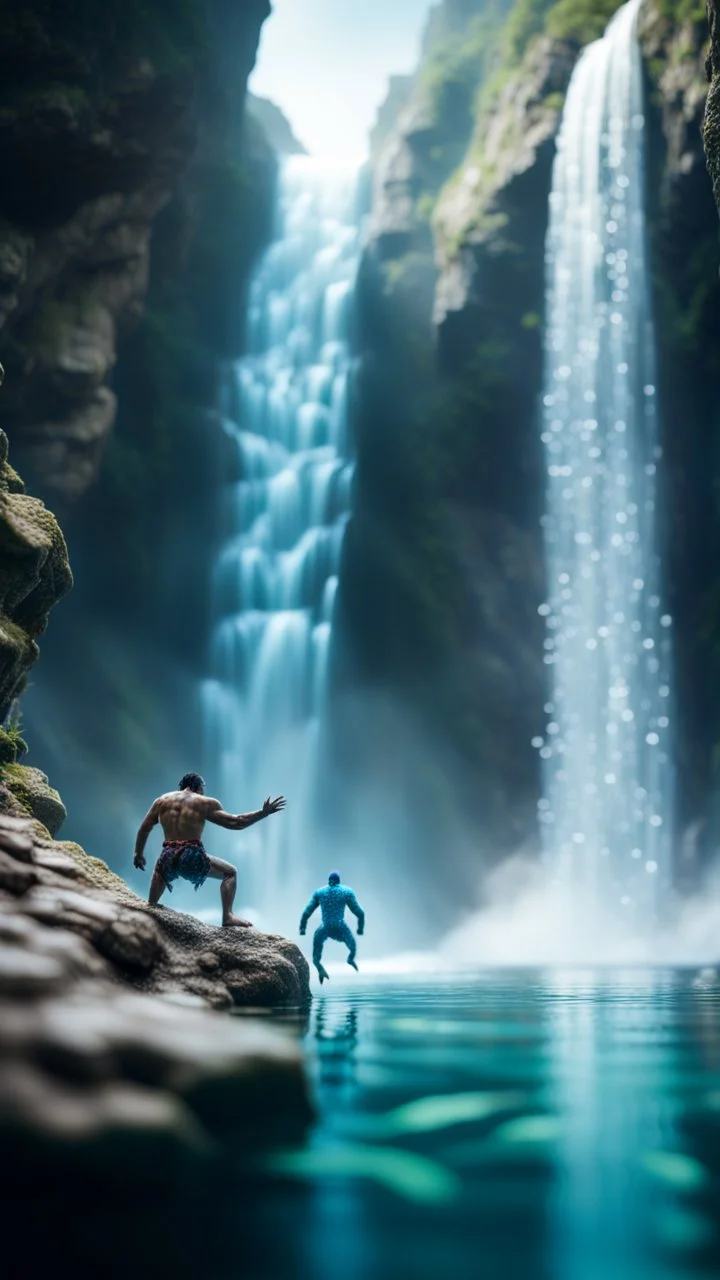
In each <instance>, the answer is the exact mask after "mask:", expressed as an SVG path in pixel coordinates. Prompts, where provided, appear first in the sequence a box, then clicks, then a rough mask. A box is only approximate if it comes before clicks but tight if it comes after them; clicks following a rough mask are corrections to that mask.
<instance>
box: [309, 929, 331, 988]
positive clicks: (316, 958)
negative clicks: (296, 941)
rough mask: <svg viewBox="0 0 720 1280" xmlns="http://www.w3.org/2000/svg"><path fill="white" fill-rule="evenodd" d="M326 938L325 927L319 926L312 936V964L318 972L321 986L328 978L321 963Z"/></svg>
mask: <svg viewBox="0 0 720 1280" xmlns="http://www.w3.org/2000/svg"><path fill="white" fill-rule="evenodd" d="M327 937H328V931H327V929H326V928H325V925H324V924H321V925H320V927H319V928H318V929H316V930H315V934H314V936H313V964H314V965H315V968H316V969H317V971H318V977H319V979H320V983H321V985H322V983H323V982H324V981H325V979H326V978H327V977H328V976H329V975H328V972H327V970H326V968H325V966H324V965H323V962H322V953H323V947H324V946H325V943H326V941H327Z"/></svg>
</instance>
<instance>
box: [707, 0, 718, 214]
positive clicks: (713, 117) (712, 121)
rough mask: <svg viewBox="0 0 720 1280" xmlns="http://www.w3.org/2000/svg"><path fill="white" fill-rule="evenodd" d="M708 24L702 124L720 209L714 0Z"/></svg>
mask: <svg viewBox="0 0 720 1280" xmlns="http://www.w3.org/2000/svg"><path fill="white" fill-rule="evenodd" d="M707 14H708V22H709V24H710V52H709V54H708V59H707V63H706V72H707V78H708V80H709V81H710V89H709V92H708V104H707V114H706V116H705V124H704V139H705V151H706V154H707V162H708V169H709V171H710V177H711V178H712V184H713V191H714V193H715V200H716V201H717V205H718V209H720V100H719V99H720V14H719V13H718V6H717V3H716V0H707Z"/></svg>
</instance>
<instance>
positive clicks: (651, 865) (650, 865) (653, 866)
mask: <svg viewBox="0 0 720 1280" xmlns="http://www.w3.org/2000/svg"><path fill="white" fill-rule="evenodd" d="M657 869H658V864H657V862H653V860H652V858H651V859H650V861H649V862H646V863H645V870H646V871H649V872H650V875H654V874H655V872H656V871H657Z"/></svg>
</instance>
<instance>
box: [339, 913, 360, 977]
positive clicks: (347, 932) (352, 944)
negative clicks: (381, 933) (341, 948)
mask: <svg viewBox="0 0 720 1280" xmlns="http://www.w3.org/2000/svg"><path fill="white" fill-rule="evenodd" d="M338 942H344V943H345V946H346V947H347V949H348V952H349V955H348V958H347V962H348V964H349V965H351V966H352V968H353V969H357V965H356V963H355V952H356V951H357V942H356V941H355V934H354V933H353V932H352V930H351V929H350V927H349V925H346V924H345V923H344V922H343V924H341V926H340V928H339V930H338Z"/></svg>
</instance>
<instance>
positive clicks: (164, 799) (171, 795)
mask: <svg viewBox="0 0 720 1280" xmlns="http://www.w3.org/2000/svg"><path fill="white" fill-rule="evenodd" d="M179 795H180V792H179V791H163V793H162V795H161V796H158V798H157V800H154V801H153V807H155V808H156V807H157V806H159V805H164V804H169V803H170V802H171V801H172V800H177V798H178V796H179Z"/></svg>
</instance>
